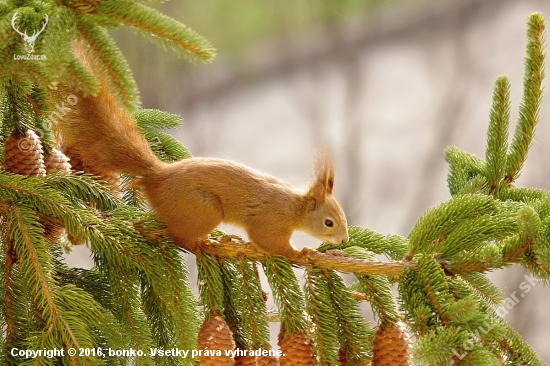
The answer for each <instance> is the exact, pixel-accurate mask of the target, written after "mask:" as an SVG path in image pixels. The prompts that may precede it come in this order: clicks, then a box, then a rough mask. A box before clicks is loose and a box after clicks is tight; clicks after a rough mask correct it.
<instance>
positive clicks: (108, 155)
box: [58, 49, 348, 259]
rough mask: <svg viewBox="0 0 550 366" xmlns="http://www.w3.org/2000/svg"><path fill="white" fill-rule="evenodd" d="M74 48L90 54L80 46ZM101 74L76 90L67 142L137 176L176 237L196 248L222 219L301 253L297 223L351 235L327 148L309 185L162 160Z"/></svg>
mask: <svg viewBox="0 0 550 366" xmlns="http://www.w3.org/2000/svg"><path fill="white" fill-rule="evenodd" d="M77 55H78V57H79V58H86V57H87V56H86V54H85V52H84V50H82V49H80V50H79V51H78V52H77ZM88 64H89V62H88ZM100 82H101V89H100V91H99V93H98V94H97V95H96V96H95V97H92V96H87V97H85V96H83V95H81V94H77V93H75V92H74V91H73V94H75V95H77V97H78V99H79V101H78V103H77V104H76V106H75V107H73V108H72V109H71V110H70V111H69V112H68V113H67V116H66V117H65V118H63V119H62V120H61V121H59V126H58V127H59V129H60V130H61V133H62V136H63V142H64V144H65V145H67V146H69V147H72V148H75V149H77V151H78V153H79V154H80V155H81V157H82V159H83V160H84V161H86V162H87V163H88V164H89V165H95V166H100V167H102V168H103V169H106V170H110V171H116V172H120V173H126V174H130V175H132V176H134V177H136V180H135V184H136V185H137V186H139V187H141V188H142V189H143V191H144V193H145V196H146V198H147V200H148V202H149V203H150V205H151V207H152V209H153V210H154V211H155V212H157V214H158V215H159V216H160V217H161V218H162V219H163V220H164V221H165V223H166V225H167V228H168V232H169V234H170V236H171V237H172V239H173V240H174V241H175V242H176V243H178V245H181V246H182V247H184V248H186V249H188V250H190V251H195V250H196V249H197V245H198V242H199V241H200V240H201V239H203V238H205V237H207V236H208V234H209V233H210V232H211V231H212V230H213V229H215V228H216V227H217V226H218V225H219V224H220V223H221V222H227V223H230V224H234V225H236V226H239V227H242V228H244V229H245V230H246V232H247V233H248V235H249V238H250V240H251V241H252V242H253V243H254V244H255V245H257V246H258V247H259V248H261V249H262V250H264V251H266V252H268V253H272V254H279V255H284V256H286V257H288V258H291V259H296V258H298V257H299V256H300V255H301V252H299V251H297V250H296V249H294V247H292V245H291V244H290V237H291V235H292V233H293V231H295V230H302V231H305V232H307V233H309V234H311V235H313V236H315V237H317V238H319V239H321V240H323V241H325V242H329V243H334V244H336V243H341V242H346V241H347V240H348V233H347V223H346V218H345V215H344V213H343V211H342V209H341V208H340V206H339V205H338V202H337V201H336V199H335V198H334V197H333V195H332V188H333V184H334V165H333V163H332V160H331V158H330V155H329V154H328V153H324V154H320V155H319V156H318V159H317V166H316V174H315V179H314V181H313V182H312V185H311V186H310V188H309V190H308V191H307V192H305V193H301V192H297V191H296V190H295V189H294V188H293V187H292V186H291V185H290V184H288V183H286V182H283V181H281V180H279V179H277V178H275V177H272V176H269V175H266V174H263V173H261V172H258V171H256V170H254V169H251V168H249V167H246V166H244V165H241V164H238V163H235V162H233V161H229V160H222V159H213V158H190V159H184V160H182V161H179V162H176V163H172V164H165V163H162V162H161V161H160V160H159V159H158V158H157V157H156V156H155V155H154V153H153V152H152V151H151V149H150V147H149V145H148V143H147V141H146V140H145V138H144V137H143V136H142V135H141V134H140V133H139V131H138V130H137V128H136V124H135V121H134V120H133V118H132V117H131V116H130V114H129V113H128V112H127V111H126V110H124V109H123V108H122V107H121V106H120V105H119V103H118V101H117V100H116V98H115V97H114V96H113V95H112V93H111V92H110V90H109V87H108V84H107V83H106V82H105V80H102V78H101V77H100ZM63 88H68V90H70V87H63ZM326 220H331V221H332V223H333V225H332V227H329V226H327V221H326Z"/></svg>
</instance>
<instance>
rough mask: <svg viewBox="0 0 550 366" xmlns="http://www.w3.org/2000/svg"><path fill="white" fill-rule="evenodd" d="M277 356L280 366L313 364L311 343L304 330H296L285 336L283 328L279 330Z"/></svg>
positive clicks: (306, 365) (307, 365)
mask: <svg viewBox="0 0 550 366" xmlns="http://www.w3.org/2000/svg"><path fill="white" fill-rule="evenodd" d="M278 343H279V348H280V350H281V352H282V354H281V357H280V358H279V363H280V364H281V366H310V365H311V366H313V365H314V362H313V345H312V344H311V341H310V340H309V339H308V336H307V334H306V333H305V332H298V333H295V334H294V335H292V336H290V337H286V338H285V328H284V327H283V326H282V325H281V330H280V331H279V342H278Z"/></svg>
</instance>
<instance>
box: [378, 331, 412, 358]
mask: <svg viewBox="0 0 550 366" xmlns="http://www.w3.org/2000/svg"><path fill="white" fill-rule="evenodd" d="M372 346H373V347H372V353H373V357H372V366H409V365H410V357H409V343H408V339H407V334H406V333H405V331H404V330H403V329H402V328H401V327H400V326H399V324H389V325H387V326H386V327H385V328H383V327H382V326H381V325H379V326H378V330H377V331H376V334H375V335H374V341H373V345H372Z"/></svg>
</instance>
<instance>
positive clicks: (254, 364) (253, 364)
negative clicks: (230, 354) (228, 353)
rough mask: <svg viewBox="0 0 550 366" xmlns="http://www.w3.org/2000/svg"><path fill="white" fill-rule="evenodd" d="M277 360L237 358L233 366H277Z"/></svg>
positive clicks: (248, 357) (261, 357)
mask: <svg viewBox="0 0 550 366" xmlns="http://www.w3.org/2000/svg"><path fill="white" fill-rule="evenodd" d="M278 365H279V360H278V359H277V357H274V356H237V357H235V366H278Z"/></svg>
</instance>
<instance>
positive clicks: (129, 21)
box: [96, 0, 215, 62]
mask: <svg viewBox="0 0 550 366" xmlns="http://www.w3.org/2000/svg"><path fill="white" fill-rule="evenodd" d="M98 5H99V6H98V9H97V11H96V12H97V14H99V15H102V16H104V17H107V18H110V19H113V20H116V21H118V22H120V23H122V24H125V25H128V26H130V27H132V28H133V29H135V30H136V31H138V32H140V33H141V34H142V35H144V36H145V37H146V38H148V39H149V40H151V41H152V42H155V43H157V44H159V45H161V46H163V47H165V48H172V50H174V51H175V52H176V53H177V54H179V55H181V56H186V57H188V58H190V59H191V60H194V59H199V60H202V61H205V62H207V61H211V60H212V59H213V58H214V56H215V50H214V48H212V46H211V45H210V43H209V42H208V41H207V40H206V39H204V38H203V37H202V36H200V35H199V34H197V33H196V32H195V31H193V30H191V29H189V28H187V27H186V26H185V25H183V24H181V23H179V22H177V21H175V20H173V19H171V18H169V17H167V16H165V15H164V14H161V13H159V12H158V11H156V10H155V9H152V8H149V7H146V6H144V5H141V4H137V3H134V2H127V1H120V0H116V1H102V2H100V3H99V4H98Z"/></svg>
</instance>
